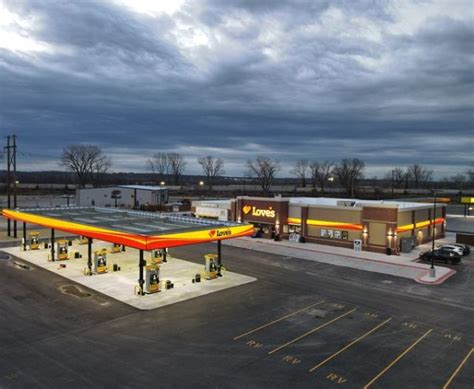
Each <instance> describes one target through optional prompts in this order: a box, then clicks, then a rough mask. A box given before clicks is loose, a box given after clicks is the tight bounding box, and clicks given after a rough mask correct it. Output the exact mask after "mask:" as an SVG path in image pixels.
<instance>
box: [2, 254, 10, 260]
mask: <svg viewBox="0 0 474 389" xmlns="http://www.w3.org/2000/svg"><path fill="white" fill-rule="evenodd" d="M0 259H10V256H9V255H7V254H5V253H0Z"/></svg>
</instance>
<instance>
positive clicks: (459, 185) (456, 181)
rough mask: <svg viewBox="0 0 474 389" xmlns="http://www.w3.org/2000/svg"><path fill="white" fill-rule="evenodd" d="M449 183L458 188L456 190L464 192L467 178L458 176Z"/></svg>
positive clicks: (451, 178) (461, 175) (450, 179)
mask: <svg viewBox="0 0 474 389" xmlns="http://www.w3.org/2000/svg"><path fill="white" fill-rule="evenodd" d="M449 181H451V182H452V183H453V184H454V185H455V186H456V189H458V190H462V189H463V186H464V184H465V183H466V181H467V178H466V176H465V175H464V174H456V175H455V176H451V177H449Z"/></svg>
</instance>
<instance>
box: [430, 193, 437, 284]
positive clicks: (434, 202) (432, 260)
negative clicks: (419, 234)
mask: <svg viewBox="0 0 474 389" xmlns="http://www.w3.org/2000/svg"><path fill="white" fill-rule="evenodd" d="M432 219H433V226H432V227H431V234H432V235H433V238H432V240H431V268H430V277H432V278H434V277H436V269H435V267H434V250H435V240H436V191H435V190H433V218H432Z"/></svg>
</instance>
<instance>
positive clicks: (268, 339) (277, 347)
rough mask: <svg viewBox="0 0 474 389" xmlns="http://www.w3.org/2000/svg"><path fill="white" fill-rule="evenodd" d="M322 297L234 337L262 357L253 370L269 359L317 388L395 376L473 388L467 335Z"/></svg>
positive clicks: (402, 382)
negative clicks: (304, 377)
mask: <svg viewBox="0 0 474 389" xmlns="http://www.w3.org/2000/svg"><path fill="white" fill-rule="evenodd" d="M316 300H317V301H316ZM315 301H316V302H314V303H311V304H309V305H308V306H306V307H302V308H300V309H297V310H295V311H293V312H288V313H286V314H285V315H282V316H277V315H275V317H268V322H262V324H260V325H258V326H257V327H255V328H251V329H249V330H248V331H246V329H244V331H245V332H243V333H239V334H238V335H236V336H235V337H234V338H233V341H235V342H237V343H238V344H239V345H240V346H241V347H242V348H244V349H248V352H249V353H252V354H254V356H255V359H256V360H258V363H255V364H253V365H252V367H251V370H250V371H249V374H250V375H251V376H253V375H256V374H258V372H259V371H261V370H262V366H261V365H265V370H267V369H273V371H274V374H275V375H276V376H280V377H281V379H282V380H283V379H285V378H288V377H289V376H295V375H301V376H306V379H307V380H308V381H309V382H314V384H315V385H316V387H319V385H321V386H326V385H323V384H335V385H344V386H347V387H366V388H368V387H386V386H387V385H393V384H394V382H397V385H399V387H403V386H406V387H416V386H423V387H443V386H444V385H448V384H451V385H452V387H462V386H463V385H466V387H469V382H471V383H472V381H470V380H472V376H470V375H471V374H472V369H473V368H474V358H471V357H470V355H471V354H472V352H473V349H472V344H471V343H470V341H469V340H468V339H466V338H465V337H464V335H463V334H461V333H459V332H456V331H453V330H450V329H446V328H438V327H436V326H433V325H429V324H425V323H420V322H417V321H415V320H410V319H407V318H397V317H389V316H386V315H385V314H381V313H379V312H376V311H373V310H368V309H364V308H362V307H357V306H353V305H350V304H349V305H347V304H345V303H341V302H333V301H331V300H330V299H326V298H324V297H323V296H321V297H319V299H315ZM447 355H449V356H450V357H449V359H447V358H446V356H447ZM274 379H275V377H273V378H272V380H274ZM295 381H296V380H295Z"/></svg>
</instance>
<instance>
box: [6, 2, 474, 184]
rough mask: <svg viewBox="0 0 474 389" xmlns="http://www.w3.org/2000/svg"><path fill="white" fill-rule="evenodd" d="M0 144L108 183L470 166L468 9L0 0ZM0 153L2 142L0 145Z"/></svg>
mask: <svg viewBox="0 0 474 389" xmlns="http://www.w3.org/2000/svg"><path fill="white" fill-rule="evenodd" d="M0 7H1V8H0V94H1V101H0V114H1V116H0V120H1V121H0V131H1V135H2V138H3V139H4V136H6V135H7V134H10V133H12V132H15V133H16V134H17V135H18V143H19V150H20V152H21V153H20V154H19V156H18V167H19V169H21V170H27V169H34V170H39V169H55V170H57V169H59V166H58V164H57V159H58V156H59V154H60V153H61V150H62V148H63V147H64V146H65V145H67V144H71V143H79V142H83V143H93V144H97V145H99V146H101V147H102V148H103V149H104V150H105V151H106V153H107V154H108V155H110V156H111V158H112V161H113V170H114V171H145V161H146V159H147V158H148V157H149V156H151V155H152V154H153V153H154V152H157V151H177V152H181V153H183V154H184V155H185V157H186V159H187V160H188V166H187V169H186V173H198V172H199V167H198V166H197V164H196V162H195V160H196V158H197V157H198V156H203V155H207V154H211V155H216V156H219V157H222V158H223V159H224V160H225V165H226V172H227V173H228V174H229V175H240V174H242V172H243V171H244V170H245V168H244V165H245V161H246V160H247V159H248V158H254V157H255V156H256V155H268V156H271V157H274V158H277V159H279V160H280V161H281V164H282V166H283V167H284V168H283V169H282V172H281V173H280V175H288V167H289V166H290V165H291V164H292V162H294V161H296V160H298V159H302V158H305V159H310V160H327V159H328V160H339V159H341V158H346V157H347V158H355V157H356V158H361V159H363V160H364V161H366V164H367V169H366V176H368V177H372V176H374V175H378V176H383V175H384V173H385V172H386V171H388V170H390V169H392V168H393V167H395V166H406V165H408V164H413V163H421V164H424V165H430V168H431V169H433V170H434V171H435V177H442V176H449V175H453V174H456V173H462V172H464V171H465V170H466V167H467V166H468V165H469V163H470V162H472V161H474V157H473V155H474V128H473V127H474V126H473V123H474V115H473V103H474V5H473V2H472V0H466V1H462V0H448V1H415V0H408V1H389V0H387V1H355V0H342V1H317V0H313V1H280V0H274V1H270V0H235V1H234V0H222V1H213V0H206V1H204V0H203V1H199V0H196V1H177V0H173V1H169V0H163V1H162V2H160V1H158V0H154V1H152V0H150V1H145V0H126V1H125V0H117V1H105V0H96V1H86V0H75V1H60V0H47V1H41V0H30V1H22V0H11V1H10V0H0ZM2 142H4V140H2Z"/></svg>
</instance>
